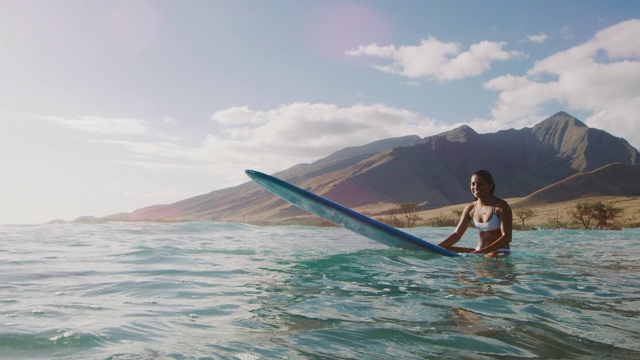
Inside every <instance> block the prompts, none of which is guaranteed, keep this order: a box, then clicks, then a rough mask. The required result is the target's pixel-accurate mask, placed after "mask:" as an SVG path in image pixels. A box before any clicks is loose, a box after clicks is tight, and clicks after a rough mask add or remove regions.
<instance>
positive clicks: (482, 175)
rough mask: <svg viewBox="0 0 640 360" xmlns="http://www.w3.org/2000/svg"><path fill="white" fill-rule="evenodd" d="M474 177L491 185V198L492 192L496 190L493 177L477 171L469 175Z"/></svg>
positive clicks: (487, 173) (483, 171)
mask: <svg viewBox="0 0 640 360" xmlns="http://www.w3.org/2000/svg"><path fill="white" fill-rule="evenodd" d="M474 175H475V176H479V177H481V178H483V179H484V181H486V182H488V183H489V184H493V188H491V196H493V191H494V190H495V189H496V183H495V182H493V176H491V173H490V172H488V171H487V170H478V171H476V172H474V173H473V174H471V176H474Z"/></svg>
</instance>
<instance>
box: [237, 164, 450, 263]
mask: <svg viewBox="0 0 640 360" xmlns="http://www.w3.org/2000/svg"><path fill="white" fill-rule="evenodd" d="M245 173H246V174H247V175H248V176H249V177H250V178H251V179H252V180H253V181H255V182H256V183H257V184H259V185H260V186H262V187H263V188H265V189H266V190H268V191H269V192H271V193H273V194H274V195H277V196H279V197H281V198H282V199H284V200H287V201H288V202H290V203H292V204H294V205H296V206H298V207H299V208H301V209H304V210H306V211H308V212H310V213H312V214H315V215H317V216H319V217H321V218H323V219H325V220H327V221H330V222H332V223H334V224H336V225H338V226H342V227H344V228H346V229H349V230H351V231H353V232H356V233H358V234H360V235H363V236H366V237H368V238H369V239H371V240H375V241H378V242H380V243H383V244H385V245H388V246H392V247H399V248H404V249H410V250H425V251H430V252H433V253H436V254H440V255H445V256H460V255H459V254H457V253H455V252H452V251H449V250H447V249H444V248H441V247H439V246H437V245H434V244H431V243H429V242H427V241H424V240H422V239H420V238H418V237H416V236H413V235H411V234H407V233H405V232H403V231H400V230H398V229H396V228H394V227H391V226H388V225H386V224H383V223H381V222H379V221H376V220H373V219H371V218H369V217H367V216H364V215H362V214H360V213H358V212H356V211H353V210H351V209H348V208H346V207H344V206H342V205H340V204H338V203H335V202H333V201H331V200H328V199H325V198H323V197H321V196H318V195H316V194H314V193H311V192H309V191H307V190H304V189H301V188H299V187H297V186H295V185H293V184H290V183H288V182H286V181H283V180H280V179H278V178H276V177H273V176H270V175H267V174H263V173H261V172H258V171H254V170H246V171H245Z"/></svg>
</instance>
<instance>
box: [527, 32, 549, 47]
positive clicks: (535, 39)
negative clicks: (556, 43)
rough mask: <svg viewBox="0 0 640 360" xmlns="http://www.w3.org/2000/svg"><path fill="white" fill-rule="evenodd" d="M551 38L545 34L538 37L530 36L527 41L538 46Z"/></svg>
mask: <svg viewBox="0 0 640 360" xmlns="http://www.w3.org/2000/svg"><path fill="white" fill-rule="evenodd" d="M548 38H549V35H547V34H545V33H540V34H538V35H529V36H527V40H528V41H530V42H533V43H536V44H542V43H544V42H545V41H547V39H548Z"/></svg>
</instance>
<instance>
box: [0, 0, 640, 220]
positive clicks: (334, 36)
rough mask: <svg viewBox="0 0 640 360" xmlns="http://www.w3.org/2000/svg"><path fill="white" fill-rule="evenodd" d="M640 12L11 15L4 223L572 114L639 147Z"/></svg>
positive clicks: (292, 6)
mask: <svg viewBox="0 0 640 360" xmlns="http://www.w3.org/2000/svg"><path fill="white" fill-rule="evenodd" d="M638 39H640V2H638V1H635V0H632V1H624V0H618V1H587V0H580V1H569V0H565V1H545V0H536V1H427V0H424V1H390V0H387V1H313V0H310V1H298V0H295V1H294V0H291V1H242V0H240V1H231V0H229V1H214V0H211V1H160V0H158V1H145V0H136V1H119V0H115V1H114V0H109V1H103V0H93V1H76V0H59V1H35V0H3V1H1V2H0V42H1V44H2V48H1V50H0V79H2V81H0V151H1V153H2V155H1V157H0V168H1V169H2V176H0V203H2V206H1V207H0V223H4V224H7V223H39V222H46V221H48V220H51V219H58V218H61V219H65V220H72V219H74V218H76V217H78V216H82V215H95V216H105V215H109V214H113V213H117V212H125V211H126V212H130V211H133V210H135V209H137V208H140V207H144V206H148V205H153V204H161V203H171V202H175V201H178V200H182V199H185V198H187V197H191V196H195V195H200V194H203V193H207V192H209V191H213V190H217V189H222V188H226V187H230V186H234V185H238V184H240V183H243V182H245V181H247V180H248V178H246V176H245V175H244V172H243V170H244V169H247V168H253V169H256V170H260V171H264V172H275V171H279V170H283V169H286V168H288V167H290V166H293V165H295V164H298V163H303V162H311V161H314V160H317V159H319V158H322V157H325V156H327V155H329V154H331V153H332V152H334V151H336V150H340V149H342V148H344V147H348V146H357V145H362V144H366V143H369V142H372V141H376V140H380V139H384V138H389V137H394V136H403V135H410V134H416V135H419V136H421V137H426V136H431V135H435V134H439V133H441V132H444V131H447V130H450V129H453V128H455V127H457V126H460V125H462V124H467V125H469V126H471V127H472V128H474V129H475V130H476V131H478V132H480V133H487V132H495V131H498V130H503V129H509V128H516V129H519V128H523V127H531V126H533V125H535V124H536V123H538V122H539V121H541V120H543V119H545V118H546V117H548V116H549V115H552V114H553V113H555V112H557V111H561V110H562V111H566V112H568V113H570V114H572V115H574V116H576V117H578V118H579V119H580V120H582V121H583V122H585V123H586V124H587V125H588V126H590V127H595V128H599V129H603V130H605V131H607V132H609V133H611V134H613V135H615V136H618V137H623V138H625V139H627V140H628V141H629V142H630V143H631V144H632V145H633V146H634V147H636V148H640V126H638V125H639V120H638V114H640V86H638V85H637V84H640V40H638Z"/></svg>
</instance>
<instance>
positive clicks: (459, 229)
mask: <svg viewBox="0 0 640 360" xmlns="http://www.w3.org/2000/svg"><path fill="white" fill-rule="evenodd" d="M472 208H473V203H471V204H469V205H467V207H465V208H464V211H462V216H461V217H460V221H459V222H458V226H456V229H455V230H454V231H453V233H452V234H451V235H449V236H447V238H446V239H444V240H443V241H442V242H441V243H440V244H438V246H440V247H442V248H445V249H449V250H452V246H453V245H454V244H455V243H457V242H458V241H460V239H462V235H464V233H465V231H467V228H468V227H469V223H471V216H470V215H469V212H470V211H471V209H472ZM454 248H455V249H456V251H460V252H466V251H464V250H468V249H467V248H458V247H454Z"/></svg>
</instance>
